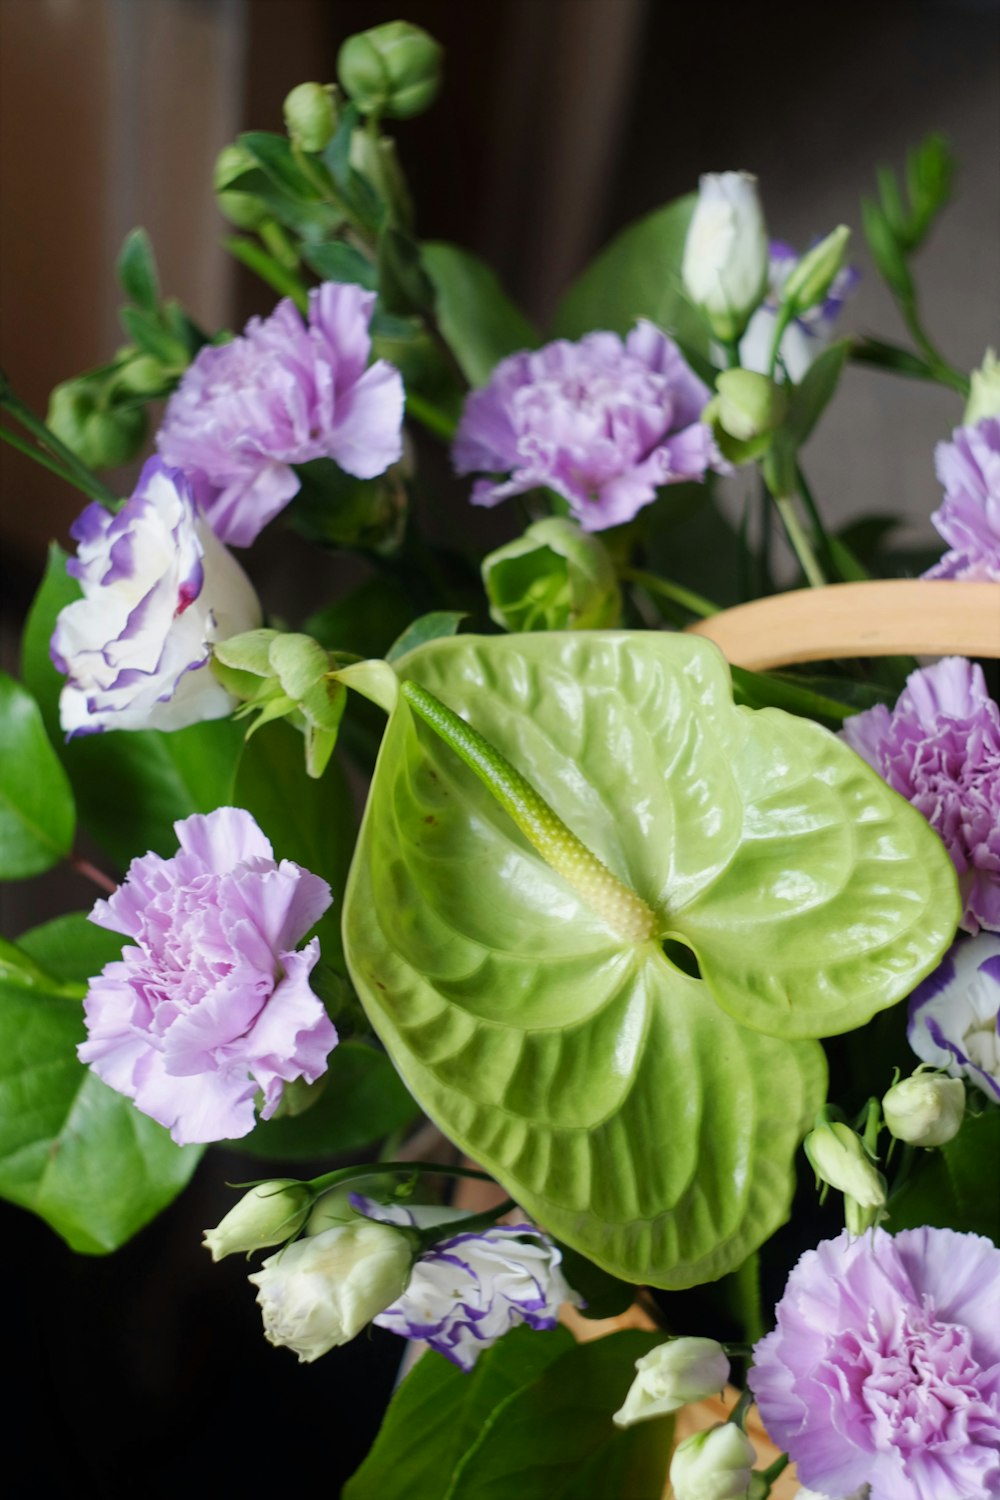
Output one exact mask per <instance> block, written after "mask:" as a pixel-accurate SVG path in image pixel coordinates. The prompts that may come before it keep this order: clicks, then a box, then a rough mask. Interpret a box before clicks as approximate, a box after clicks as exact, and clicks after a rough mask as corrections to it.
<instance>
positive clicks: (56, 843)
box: [0, 672, 76, 880]
mask: <svg viewBox="0 0 1000 1500" xmlns="http://www.w3.org/2000/svg"><path fill="white" fill-rule="evenodd" d="M75 828H76V813H75V810H74V807H73V793H72V791H71V790H70V785H69V782H68V781H67V779H66V773H65V771H64V770H63V768H62V766H61V765H60V764H59V758H58V756H57V755H56V753H55V751H54V750H53V749H52V746H51V745H50V743H49V741H48V739H47V737H46V734H45V725H44V724H43V722H42V715H41V712H40V711H39V708H38V704H37V703H36V702H35V700H34V698H33V697H32V696H31V694H30V693H29V692H27V691H26V690H25V689H24V688H23V687H22V686H21V684H20V683H19V682H15V681H14V679H13V677H8V676H7V674H6V672H0V880H23V879H24V878H25V877H26V876H28V875H39V874H41V872H42V871H43V870H48V869H50V868H51V867H52V865H55V864H58V863H59V861H60V860H61V859H64V858H65V857H66V855H67V854H68V853H69V851H70V849H71V847H72V844H73V834H74V831H75Z"/></svg>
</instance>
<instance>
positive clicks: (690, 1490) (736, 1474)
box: [670, 1422, 756, 1500]
mask: <svg viewBox="0 0 1000 1500" xmlns="http://www.w3.org/2000/svg"><path fill="white" fill-rule="evenodd" d="M755 1457H756V1455H755V1453H754V1449H753V1443H751V1441H750V1439H749V1438H748V1437H747V1435H746V1433H745V1432H743V1431H741V1429H740V1428H739V1427H737V1426H736V1424H735V1422H721V1423H719V1425H718V1426H716V1427H709V1428H708V1429H707V1431H705V1432H696V1433H694V1434H693V1435H692V1436H691V1437H689V1438H685V1439H684V1441H683V1442H682V1443H679V1444H678V1445H677V1448H676V1450H675V1452H674V1456H673V1458H672V1459H671V1461H670V1483H671V1484H672V1485H673V1490H674V1495H675V1497H676V1500H746V1494H747V1491H748V1490H749V1488H750V1476H751V1472H752V1470H753V1464H754V1458H755Z"/></svg>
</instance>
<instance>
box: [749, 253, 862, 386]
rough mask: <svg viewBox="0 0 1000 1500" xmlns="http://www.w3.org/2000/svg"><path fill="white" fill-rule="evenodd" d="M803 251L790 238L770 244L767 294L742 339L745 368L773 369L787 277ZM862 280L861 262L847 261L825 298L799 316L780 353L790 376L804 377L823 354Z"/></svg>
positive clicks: (765, 370) (759, 370) (761, 370)
mask: <svg viewBox="0 0 1000 1500" xmlns="http://www.w3.org/2000/svg"><path fill="white" fill-rule="evenodd" d="M799 259H800V257H799V253H798V251H797V250H796V249H795V248H794V246H792V245H789V244H786V242H785V241H784V240H772V241H771V244H770V247H769V259H768V272H767V285H768V292H767V297H766V298H765V300H764V301H763V302H762V303H761V305H760V307H758V309H757V311H756V312H755V313H754V315H753V317H752V318H751V319H750V322H749V323H748V324H747V331H746V333H745V334H744V335H743V338H742V339H741V340H740V364H741V365H742V366H743V368H744V369H745V370H755V371H756V372H757V373H758V374H760V375H766V374H767V373H768V372H769V370H770V368H771V345H772V343H773V342H774V324H775V319H776V318H777V316H778V308H779V306H780V303H781V293H782V288H783V287H784V285H785V282H786V281H787V280H788V277H789V276H790V274H791V272H792V270H793V269H794V268H795V266H796V265H797V264H798V262H799ZM859 279H860V273H859V272H858V269H857V267H856V266H842V267H841V269H840V270H839V271H838V272H837V274H836V276H835V277H834V278H833V283H832V285H831V287H830V290H829V291H828V292H827V294H826V296H825V298H824V299H823V301H822V302H820V303H818V304H817V306H816V307H810V308H808V309H807V310H806V311H805V312H803V313H800V314H799V316H798V317H797V318H793V319H792V321H791V322H790V323H789V325H788V327H787V328H786V329H785V332H784V333H783V334H782V336H781V347H780V349H779V351H778V352H779V354H780V356H781V362H782V364H783V365H784V367H785V369H786V370H787V371H788V377H789V379H790V380H792V381H795V382H796V383H797V382H798V381H800V380H801V379H802V377H803V375H804V374H805V373H806V371H807V370H808V369H809V366H810V365H811V364H812V363H813V361H814V360H815V359H816V358H817V356H818V355H820V354H822V352H823V350H824V349H825V348H826V347H827V345H828V344H829V342H830V340H831V339H832V338H833V335H834V333H835V331H836V326H837V320H838V318H839V317H840V314H841V310H842V308H843V306H844V303H845V302H846V300H847V298H848V297H849V296H850V295H851V294H852V292H853V291H854V289H855V288H856V286H857V284H858V281H859Z"/></svg>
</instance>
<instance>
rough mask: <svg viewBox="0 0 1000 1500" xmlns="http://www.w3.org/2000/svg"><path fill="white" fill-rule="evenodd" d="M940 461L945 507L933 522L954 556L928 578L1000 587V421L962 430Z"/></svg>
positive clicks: (942, 449)
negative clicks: (955, 579)
mask: <svg viewBox="0 0 1000 1500" xmlns="http://www.w3.org/2000/svg"><path fill="white" fill-rule="evenodd" d="M934 459H935V464H936V467H937V475H938V478H939V479H940V481H941V483H942V484H943V485H944V503H943V504H942V505H941V507H940V509H939V510H936V511H935V512H934V514H933V515H932V516H931V520H932V521H933V522H934V525H935V526H936V527H937V529H938V531H939V532H940V533H941V535H942V536H943V537H944V539H945V541H946V542H947V543H948V545H949V547H950V548H951V551H950V552H946V553H945V555H944V556H943V557H942V559H941V561H940V562H937V563H935V564H934V566H933V568H929V569H928V570H927V572H926V573H925V574H924V577H925V578H964V579H969V580H973V581H986V582H989V581H993V582H1000V417H985V418H984V419H983V421H981V422H977V423H976V425H975V427H958V428H956V430H955V431H954V432H953V433H952V440H951V442H950V443H939V444H938V446H937V450H936V452H935V454H934Z"/></svg>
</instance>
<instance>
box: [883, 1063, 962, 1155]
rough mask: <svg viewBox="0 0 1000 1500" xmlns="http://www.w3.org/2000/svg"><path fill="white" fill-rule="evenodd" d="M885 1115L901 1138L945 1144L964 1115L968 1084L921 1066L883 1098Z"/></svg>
mask: <svg viewBox="0 0 1000 1500" xmlns="http://www.w3.org/2000/svg"><path fill="white" fill-rule="evenodd" d="M882 1115H883V1117H884V1119H885V1123H886V1125H887V1126H888V1127H889V1130H890V1131H891V1132H892V1134H893V1135H894V1136H895V1137H896V1139H897V1140H898V1141H907V1142H908V1143H909V1144H910V1145H911V1146H943V1145H944V1144H945V1143H946V1142H947V1141H951V1140H954V1138H955V1136H956V1135H957V1134H958V1132H959V1130H960V1129H961V1127H962V1119H963V1117H964V1115H965V1085H964V1084H963V1083H962V1080H961V1079H960V1078H945V1077H942V1075H941V1074H940V1073H934V1072H925V1071H924V1070H923V1069H922V1068H918V1069H917V1071H916V1072H915V1073H914V1074H913V1075H912V1077H910V1078H903V1079H902V1080H901V1081H900V1082H899V1083H894V1084H893V1086H892V1088H891V1089H890V1090H889V1092H888V1093H887V1094H886V1096H885V1098H884V1099H883V1100H882Z"/></svg>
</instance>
